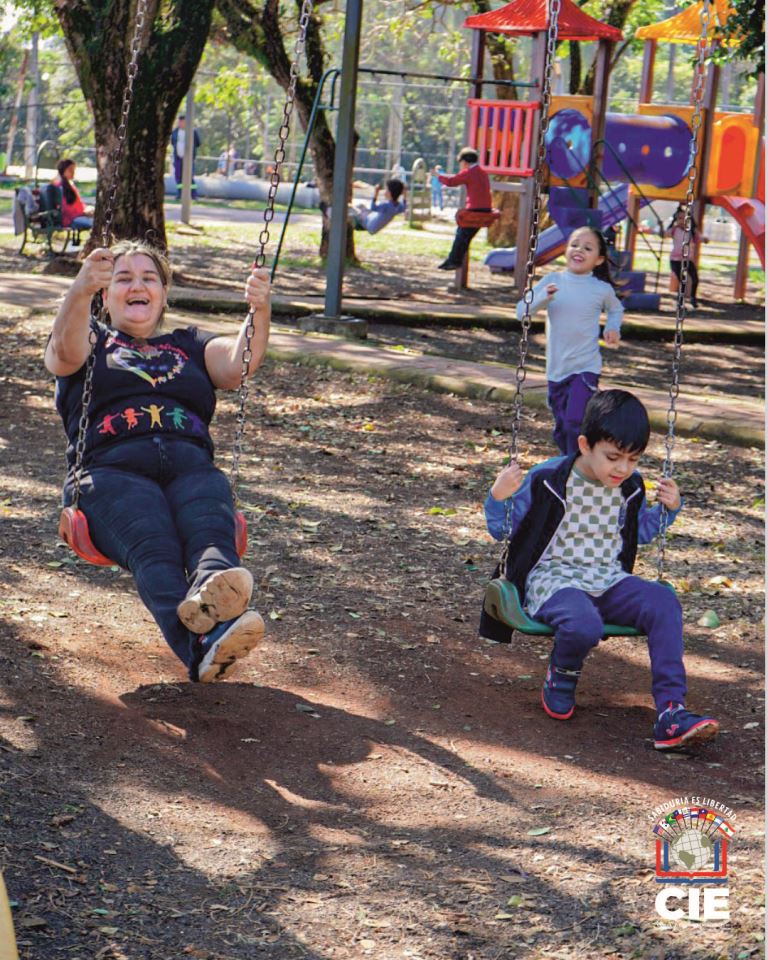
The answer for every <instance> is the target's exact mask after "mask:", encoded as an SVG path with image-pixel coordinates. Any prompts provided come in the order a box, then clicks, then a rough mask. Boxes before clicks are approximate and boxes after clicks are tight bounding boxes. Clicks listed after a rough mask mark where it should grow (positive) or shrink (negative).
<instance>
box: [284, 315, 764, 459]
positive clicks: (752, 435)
mask: <svg viewBox="0 0 768 960" xmlns="http://www.w3.org/2000/svg"><path fill="white" fill-rule="evenodd" d="M319 339H320V338H314V337H302V336H300V335H297V334H293V333H275V334H273V336H272V337H271V338H270V344H269V347H268V349H267V356H268V357H270V358H271V359H273V360H278V361H283V362H288V363H299V364H302V365H304V366H325V367H330V368H331V369H333V370H338V371H342V372H346V373H359V374H367V375H369V376H376V377H383V378H385V379H388V380H394V381H397V382H399V383H412V384H414V385H415V386H419V387H422V388H425V389H428V390H434V391H435V392H438V393H453V394H456V395H457V396H463V397H469V398H470V399H475V400H491V401H494V402H499V403H511V402H512V401H513V400H514V396H515V387H514V386H513V385H512V384H510V383H504V382H500V380H499V378H498V377H494V375H493V368H490V369H488V371H487V375H486V376H483V374H484V373H486V371H485V370H484V369H483V370H479V371H478V370H477V369H476V368H478V367H480V366H481V365H479V364H469V363H467V362H465V361H461V362H451V363H447V364H446V363H445V361H444V360H442V359H441V358H437V357H431V358H425V357H414V358H413V362H405V363H404V362H403V357H402V356H399V357H392V358H391V359H390V358H389V357H387V356H383V354H384V351H381V350H376V351H375V352H374V350H372V349H371V348H368V347H365V346H364V345H362V344H359V345H357V344H356V345H355V349H350V346H351V345H348V344H341V345H340V344H338V343H334V342H333V340H331V339H330V338H329V341H328V347H327V348H325V347H324V344H323V343H322V342H321V343H319V344H318V343H312V341H313V340H319ZM302 340H303V341H304V343H303V344H302V343H301V341H302ZM340 350H341V353H340V352H339V351H340ZM361 351H364V352H361ZM365 351H368V353H366V352H365ZM417 361H420V362H421V363H420V365H419V366H417V365H416V362H417ZM424 363H427V364H428V365H429V366H433V367H437V366H447V367H451V366H453V367H459V366H461V365H466V366H467V367H473V368H475V370H473V372H472V373H471V374H467V373H465V374H459V373H458V372H455V373H454V372H439V371H438V370H430V369H424ZM512 373H514V371H512ZM603 385H604V386H612V385H613V384H610V383H609V382H607V381H606V382H605V383H604V384H603ZM615 386H623V384H615ZM631 389H632V391H633V393H635V394H636V395H637V396H638V397H639V398H640V399H641V400H642V401H643V403H644V404H645V405H646V407H647V408H648V415H649V418H650V421H651V426H652V428H653V430H654V431H655V432H657V433H663V434H666V433H667V406H666V405H665V406H662V405H661V403H660V400H663V402H664V403H666V395H665V394H657V393H654V392H653V391H651V390H647V389H644V388H642V387H636V386H632V387H631ZM524 394H525V397H524V399H525V404H526V406H529V407H535V408H536V409H539V410H544V409H546V408H547V400H546V382H545V381H544V380H543V378H541V377H531V376H530V375H529V376H528V377H527V378H526V387H525V391H524ZM686 406H687V407H688V409H686ZM734 407H735V408H736V409H734ZM740 407H741V409H739V408H740ZM700 408H704V409H700ZM710 409H711V416H709V415H708V414H709V412H710ZM731 418H733V419H731ZM740 418H741V419H740ZM757 420H758V418H756V416H755V411H754V410H752V409H750V408H749V405H748V404H744V405H742V404H740V403H739V401H733V402H731V403H730V404H718V403H717V401H711V402H710V401H709V399H708V398H698V397H686V396H684V395H681V397H680V399H679V400H678V409H677V418H676V422H675V431H676V433H677V434H679V435H680V436H685V437H699V438H704V439H708V440H718V441H720V442H722V443H732V444H734V445H736V446H745V447H754V446H756V447H762V446H763V445H764V443H765V433H764V429H763V428H762V427H761V426H760V425H759V423H758V422H757ZM745 421H747V422H745ZM750 421H751V422H750Z"/></svg>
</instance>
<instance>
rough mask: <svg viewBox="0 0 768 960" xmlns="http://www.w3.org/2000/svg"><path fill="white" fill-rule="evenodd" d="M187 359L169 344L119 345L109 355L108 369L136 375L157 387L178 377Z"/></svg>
mask: <svg viewBox="0 0 768 960" xmlns="http://www.w3.org/2000/svg"><path fill="white" fill-rule="evenodd" d="M186 359H187V358H186V356H185V355H184V353H183V352H182V351H181V350H178V349H177V348H175V347H172V346H169V345H167V344H149V343H148V344H145V345H144V346H141V347H129V346H125V345H118V346H117V347H116V348H115V349H114V350H113V351H111V352H110V353H108V354H107V367H108V368H111V369H113V370H114V369H116V368H119V369H120V370H127V371H128V372H129V373H135V374H136V376H137V377H141V379H142V380H146V381H147V382H148V383H151V384H152V386H153V387H156V386H157V385H158V384H160V383H167V382H168V381H169V380H173V379H174V377H177V376H178V375H179V374H180V373H181V371H182V370H183V369H184V364H185V362H186Z"/></svg>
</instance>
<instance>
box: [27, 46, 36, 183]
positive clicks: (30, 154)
mask: <svg viewBox="0 0 768 960" xmlns="http://www.w3.org/2000/svg"><path fill="white" fill-rule="evenodd" d="M39 41H40V34H39V33H37V32H35V33H33V34H32V53H31V56H30V60H29V72H30V73H31V75H32V86H31V87H30V88H29V93H28V94H27V125H26V130H25V131H24V176H25V177H26V178H27V180H30V179H31V178H32V176H33V174H35V175H36V173H35V164H36V156H37V125H38V113H39V108H38V104H39V102H40V60H39V57H38V49H39Z"/></svg>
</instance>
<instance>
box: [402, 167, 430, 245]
mask: <svg viewBox="0 0 768 960" xmlns="http://www.w3.org/2000/svg"><path fill="white" fill-rule="evenodd" d="M407 203H408V207H407V209H408V226H409V227H412V228H413V229H414V230H420V229H421V226H422V224H423V223H426V221H427V220H429V219H430V218H431V216H432V187H431V186H430V183H429V168H428V167H427V163H426V160H423V159H422V158H421V157H419V158H418V159H416V160H414V161H413V166H412V167H411V177H410V180H409V181H408V201H407Z"/></svg>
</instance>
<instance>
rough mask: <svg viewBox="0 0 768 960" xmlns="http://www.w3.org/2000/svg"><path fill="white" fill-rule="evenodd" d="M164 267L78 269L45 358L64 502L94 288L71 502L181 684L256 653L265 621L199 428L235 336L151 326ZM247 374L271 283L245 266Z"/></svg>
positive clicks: (143, 255)
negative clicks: (121, 576)
mask: <svg viewBox="0 0 768 960" xmlns="http://www.w3.org/2000/svg"><path fill="white" fill-rule="evenodd" d="M169 282H170V266H169V264H168V261H167V260H166V258H165V255H164V254H163V253H162V252H161V251H159V250H157V249H155V248H154V247H151V246H149V245H148V244H145V243H141V242H135V241H121V242H119V243H117V244H115V245H114V246H113V247H112V248H111V249H105V248H100V249H97V250H94V251H93V252H92V253H91V254H90V256H88V258H87V259H86V260H85V261H84V262H83V266H82V269H81V271H80V273H79V275H78V277H77V279H76V280H75V281H74V283H73V284H72V287H71V288H70V290H69V292H68V293H67V295H66V297H65V298H64V301H63V303H62V305H61V307H60V309H59V312H58V314H57V316H56V319H55V321H54V324H53V330H52V331H51V336H50V339H49V340H48V344H47V346H46V350H45V365H46V367H47V368H48V370H49V371H50V372H51V373H52V374H54V376H55V377H56V407H57V409H58V411H59V413H60V414H61V417H62V419H63V421H64V427H65V430H66V433H67V437H68V439H69V445H68V448H67V460H68V465H69V470H68V475H67V479H66V482H65V485H64V503H65V505H68V504H70V503H71V502H72V499H73V490H74V465H75V448H76V442H77V435H78V423H79V420H80V413H81V409H82V394H83V385H84V379H85V369H86V362H87V360H88V356H89V353H90V350H91V344H90V329H91V326H90V303H91V299H92V297H93V296H94V294H96V293H97V292H98V291H103V295H104V302H105V305H106V309H107V315H108V321H109V326H106V325H103V324H97V325H96V344H95V361H94V373H93V392H92V396H91V401H90V405H89V428H88V432H87V435H86V438H85V454H84V458H83V474H82V484H81V496H80V504H79V505H80V508H81V509H82V510H83V512H84V513H85V515H86V517H87V519H88V525H89V530H90V534H91V538H92V540H93V543H94V545H95V546H96V548H97V549H98V550H100V551H101V552H102V553H103V554H105V555H106V556H107V557H109V558H110V559H112V560H114V562H115V563H117V564H119V565H120V566H121V567H124V568H125V569H127V570H129V571H130V573H131V574H132V575H133V577H134V580H135V582H136V587H137V589H138V591H139V595H140V596H141V599H142V600H143V601H144V603H145V605H146V606H147V608H148V610H149V611H150V613H151V614H152V616H153V617H154V619H155V621H156V622H157V624H158V626H159V627H160V630H161V631H162V634H163V636H164V637H165V639H166V641H167V642H168V644H169V645H170V647H171V649H172V650H173V652H174V653H175V654H176V655H177V657H179V659H180V660H181V661H182V663H183V664H184V666H185V667H186V668H187V672H188V674H189V677H190V679H192V680H195V681H200V682H203V683H207V682H210V681H212V680H219V679H223V678H224V677H225V676H227V675H228V674H229V673H230V672H231V669H232V667H233V666H234V665H235V663H236V662H237V660H239V659H240V658H241V657H244V656H245V655H246V654H247V653H248V652H249V651H250V650H252V649H253V647H255V646H256V645H257V644H258V643H259V641H260V639H261V637H262V635H263V633H264V622H263V620H262V618H261V617H260V616H259V614H258V613H256V611H254V610H249V609H248V607H249V604H250V601H251V593H252V590H253V578H252V576H251V574H250V573H249V571H248V570H246V569H245V568H244V567H241V566H240V561H239V558H238V555H237V551H236V547H235V508H234V503H233V500H232V492H231V489H230V486H229V483H228V481H227V479H226V477H225V476H224V474H223V473H222V472H221V471H220V470H219V469H218V468H217V467H215V466H214V463H213V444H212V442H211V437H210V434H209V432H208V427H209V424H210V422H211V418H212V417H213V412H214V409H215V406H216V390H217V389H222V390H231V389H234V388H235V387H237V385H238V383H239V382H240V376H241V371H242V355H243V346H244V340H245V329H244V328H243V329H241V331H240V334H239V335H238V336H231V337H222V336H216V335H214V334H211V333H205V332H203V331H201V330H199V329H197V328H196V327H188V328H178V329H175V330H173V331H171V332H168V333H166V332H164V331H163V330H162V321H163V315H164V312H165V306H166V302H167V299H168V285H169ZM245 299H246V300H247V301H248V304H249V306H250V307H251V308H252V309H253V311H254V316H253V322H254V326H255V333H254V336H253V341H252V359H251V362H250V369H249V373H250V372H253V370H255V369H256V367H258V366H259V364H260V363H261V361H262V360H263V358H264V354H265V352H266V347H267V338H268V336H269V322H270V285H269V280H268V277H267V274H266V272H265V271H263V270H253V271H252V272H251V274H250V276H249V277H248V280H247V282H246V287H245Z"/></svg>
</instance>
